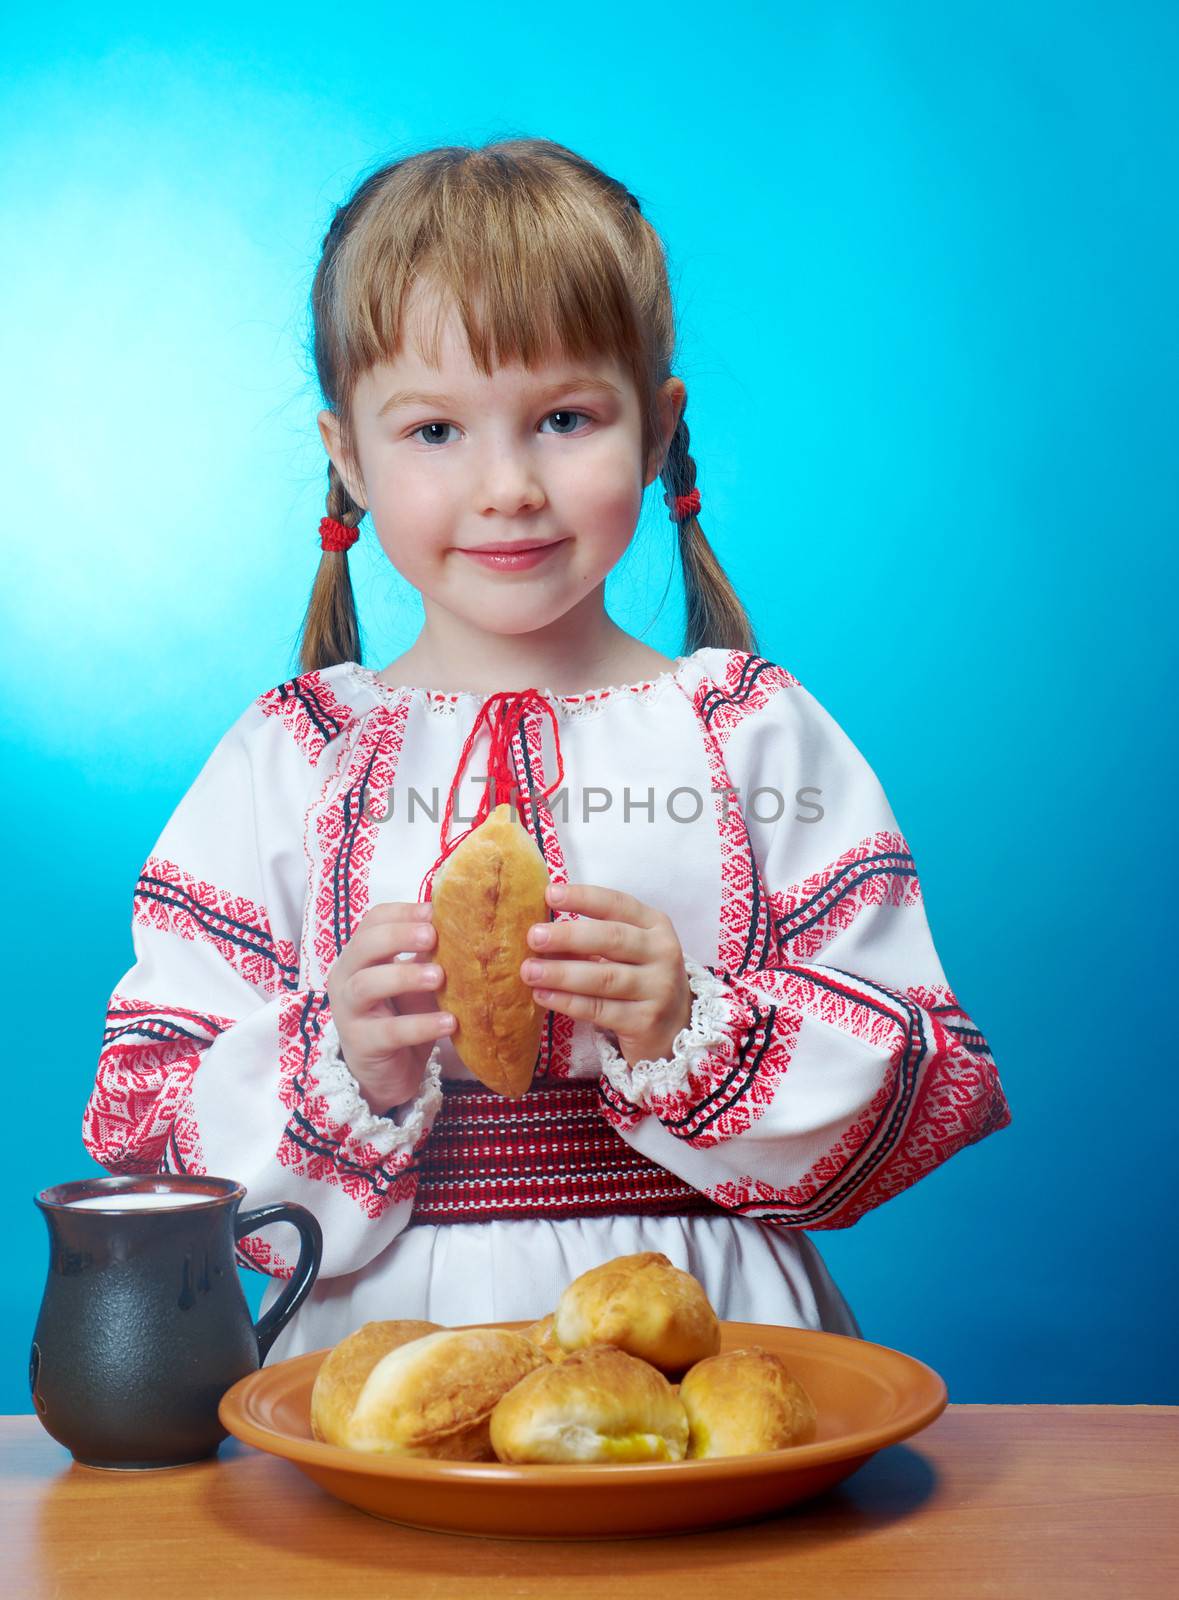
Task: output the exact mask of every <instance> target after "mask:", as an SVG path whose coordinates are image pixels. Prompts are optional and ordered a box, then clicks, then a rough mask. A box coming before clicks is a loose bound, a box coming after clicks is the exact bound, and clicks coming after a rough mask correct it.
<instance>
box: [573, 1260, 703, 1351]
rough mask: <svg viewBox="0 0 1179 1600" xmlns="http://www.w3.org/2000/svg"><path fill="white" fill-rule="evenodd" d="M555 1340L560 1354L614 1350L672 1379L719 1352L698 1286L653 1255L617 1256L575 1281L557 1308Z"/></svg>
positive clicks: (667, 1261)
mask: <svg viewBox="0 0 1179 1600" xmlns="http://www.w3.org/2000/svg"><path fill="white" fill-rule="evenodd" d="M556 1333H557V1342H558V1343H559V1344H560V1345H561V1347H562V1349H564V1350H580V1349H584V1348H585V1346H587V1345H591V1344H612V1345H616V1346H617V1347H618V1349H620V1350H626V1351H628V1352H629V1354H631V1355H632V1356H639V1357H640V1358H641V1359H642V1360H644V1361H649V1362H650V1363H651V1365H652V1366H653V1367H658V1368H659V1370H660V1372H663V1373H666V1374H667V1375H668V1376H669V1377H679V1376H680V1375H681V1374H682V1373H684V1372H686V1371H687V1369H688V1368H689V1367H690V1366H692V1365H693V1364H694V1363H695V1362H697V1361H701V1360H703V1359H704V1357H705V1356H711V1355H714V1354H715V1353H716V1352H717V1351H718V1350H719V1349H720V1323H719V1321H718V1320H717V1315H716V1312H715V1311H714V1310H713V1309H712V1307H711V1305H709V1303H708V1296H707V1295H706V1294H705V1293H704V1287H703V1285H702V1284H701V1283H700V1281H699V1280H698V1279H697V1278H694V1277H693V1276H692V1274H691V1273H690V1272H684V1271H683V1270H682V1269H681V1268H679V1267H674V1266H672V1264H671V1262H670V1261H669V1260H668V1258H667V1257H666V1256H665V1255H664V1254H663V1253H662V1252H661V1251H658V1250H644V1251H641V1252H640V1253H639V1254H638V1255H631V1256H616V1257H615V1258H614V1259H613V1260H612V1261H606V1262H604V1263H603V1264H602V1265H601V1266H600V1267H591V1268H590V1270H589V1271H588V1272H583V1273H582V1274H581V1276H580V1277H579V1278H574V1280H573V1282H572V1283H571V1284H570V1285H569V1286H568V1288H567V1289H566V1290H565V1292H564V1294H562V1296H561V1298H560V1300H559V1301H558V1302H557V1311H556Z"/></svg>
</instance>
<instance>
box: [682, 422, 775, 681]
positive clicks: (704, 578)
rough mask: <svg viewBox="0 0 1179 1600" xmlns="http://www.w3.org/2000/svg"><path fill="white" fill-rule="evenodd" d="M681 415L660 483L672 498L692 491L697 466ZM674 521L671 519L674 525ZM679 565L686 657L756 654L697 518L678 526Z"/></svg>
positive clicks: (749, 626) (750, 626)
mask: <svg viewBox="0 0 1179 1600" xmlns="http://www.w3.org/2000/svg"><path fill="white" fill-rule="evenodd" d="M686 411H687V403H686V402H685V404H684V410H683V411H681V412H680V418H679V421H678V423H677V424H676V429H675V432H674V433H673V434H672V436H671V443H670V445H669V446H668V450H667V455H666V457H665V458H664V463H663V471H662V474H661V476H662V478H663V482H664V483H665V484H666V486H667V493H668V494H669V495H671V496H673V497H674V496H677V495H687V494H691V492H692V490H693V489H694V488H695V487H696V462H695V461H694V459H693V457H692V453H691V450H690V449H689V435H688V424H687V421H686V420H685V415H684V413H685V412H686ZM673 520H674V519H673ZM678 528H679V545H680V564H681V566H682V567H683V572H684V604H685V609H686V613H687V616H686V621H685V627H684V654H686V655H692V654H693V653H694V652H695V651H697V650H699V649H702V648H704V647H706V646H714V647H716V648H719V649H723V650H744V651H746V652H747V653H749V654H756V653H757V639H756V637H755V635H754V631H753V624H752V623H751V622H750V620H749V615H748V613H747V612H746V610H745V607H744V606H743V605H742V604H741V601H740V599H739V598H738V595H737V592H736V590H735V589H734V588H733V586H732V584H731V583H730V582H729V579H728V576H727V574H726V573H725V570H724V568H723V567H722V566H721V564H720V562H719V561H718V560H717V558H716V553H715V551H714V550H713V548H712V546H711V545H710V544H709V542H708V540H707V539H706V538H705V536H704V529H703V528H702V527H701V526H700V515H699V512H697V513H696V514H694V515H692V516H688V517H685V518H684V520H683V521H682V522H680V523H678Z"/></svg>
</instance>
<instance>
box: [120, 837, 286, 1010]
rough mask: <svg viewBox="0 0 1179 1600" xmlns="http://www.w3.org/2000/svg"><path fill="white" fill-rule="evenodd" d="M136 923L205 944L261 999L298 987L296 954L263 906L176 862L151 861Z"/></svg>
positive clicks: (139, 890) (139, 889) (138, 890)
mask: <svg viewBox="0 0 1179 1600" xmlns="http://www.w3.org/2000/svg"><path fill="white" fill-rule="evenodd" d="M132 921H133V922H136V923H138V924H139V925H140V926H141V927H144V928H154V929H156V930H157V932H159V933H168V934H174V935H175V936H176V937H177V938H180V939H187V940H189V941H192V942H195V941H198V940H205V941H207V942H208V943H209V944H211V945H212V946H213V948H214V949H215V950H216V951H217V953H218V955H220V956H221V958H222V960H223V961H224V962H225V963H226V965H227V966H230V967H232V968H233V970H234V971H235V972H236V973H237V974H238V976H239V977H240V978H242V979H243V981H244V982H246V983H248V984H249V985H250V986H251V988H253V989H256V990H258V992H259V993H260V994H265V995H268V996H269V995H274V994H280V993H282V991H283V990H285V989H293V988H294V987H295V985H296V984H297V983H298V974H299V964H298V952H297V951H296V949H295V947H294V945H293V944H292V943H291V942H290V940H289V939H276V938H275V936H274V934H273V932H272V931H271V927H270V915H269V913H268V911H267V910H266V908H265V906H258V905H255V904H254V902H253V901H252V900H249V899H247V898H246V896H245V895H240V894H231V893H229V892H228V891H227V890H225V889H219V888H218V887H217V886H216V885H215V884H211V883H206V882H205V881H204V880H203V879H200V878H194V877H191V876H190V875H189V873H187V872H185V870H184V868H183V867H180V866H178V865H177V864H176V862H175V861H167V860H165V859H164V858H163V857H161V856H150V857H149V858H148V860H147V862H146V864H145V866H144V868H143V871H142V872H141V873H140V875H139V881H138V883H137V884H136V886H135V898H134V904H133V907H132Z"/></svg>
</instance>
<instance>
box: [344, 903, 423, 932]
mask: <svg viewBox="0 0 1179 1600" xmlns="http://www.w3.org/2000/svg"><path fill="white" fill-rule="evenodd" d="M433 917H434V905H433V902H432V901H430V900H381V901H378V902H377V904H376V905H375V906H369V908H368V910H367V911H366V912H365V913H364V916H363V917H361V919H360V921H359V923H358V924H357V932H358V933H359V931H360V929H361V928H364V927H371V926H374V925H380V924H383V923H388V922H430V921H432V920H433Z"/></svg>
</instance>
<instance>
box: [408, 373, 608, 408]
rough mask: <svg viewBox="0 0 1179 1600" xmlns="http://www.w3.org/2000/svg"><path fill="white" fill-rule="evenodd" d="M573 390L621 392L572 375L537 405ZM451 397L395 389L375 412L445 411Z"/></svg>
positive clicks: (551, 388)
mask: <svg viewBox="0 0 1179 1600" xmlns="http://www.w3.org/2000/svg"><path fill="white" fill-rule="evenodd" d="M574 390H581V391H582V392H584V391H586V390H589V391H591V392H592V393H594V394H610V395H614V396H615V397H620V396H621V390H619V389H618V388H616V386H615V385H614V384H612V383H607V381H606V379H605V378H595V377H592V376H590V375H588V374H579V375H574V376H573V377H571V378H562V379H561V381H560V382H559V383H550V384H547V385H546V386H545V387H544V388H543V389H542V390H541V391H540V393H539V394H538V395H537V396H536V400H537V403H538V404H540V403H541V402H542V401H545V400H552V399H555V398H556V396H557V395H561V394H570V393H572V392H573V391H574ZM455 403H456V402H455V400H454V398H453V396H451V395H448V394H423V393H422V391H421V390H420V389H397V390H395V391H394V393H393V394H391V395H390V396H389V398H388V399H387V400H386V401H385V403H384V405H383V406H382V407H381V409H380V410H379V411H378V412H377V416H378V417H384V416H387V415H388V413H389V412H390V411H397V410H398V409H399V408H401V407H403V406H435V407H437V408H438V409H439V410H445V409H446V408H447V407H449V406H453V405H454V404H455Z"/></svg>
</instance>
